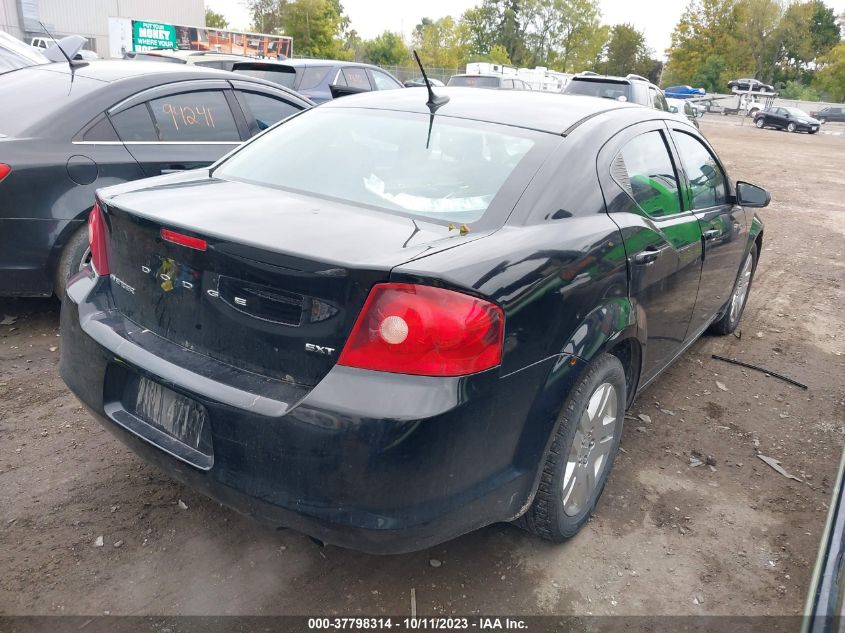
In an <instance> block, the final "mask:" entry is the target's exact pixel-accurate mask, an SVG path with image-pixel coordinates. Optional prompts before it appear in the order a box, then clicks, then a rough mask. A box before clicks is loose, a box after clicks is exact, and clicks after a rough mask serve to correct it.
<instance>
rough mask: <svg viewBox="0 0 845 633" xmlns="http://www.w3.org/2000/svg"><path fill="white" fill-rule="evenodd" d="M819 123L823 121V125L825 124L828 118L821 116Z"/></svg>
mask: <svg viewBox="0 0 845 633" xmlns="http://www.w3.org/2000/svg"><path fill="white" fill-rule="evenodd" d="M819 123H821V124H822V125H824V124H825V123H827V119H826V118H824V117H820V118H819Z"/></svg>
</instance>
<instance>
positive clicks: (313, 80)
mask: <svg viewBox="0 0 845 633" xmlns="http://www.w3.org/2000/svg"><path fill="white" fill-rule="evenodd" d="M282 65H285V66H288V67H290V68H292V69H293V70H294V71H295V73H296V77H295V79H294V83H293V84H291V85H290V86H289V87H290V88H293V89H294V90H296V91H297V92H298V93H300V94H303V95H305V96H307V97H308V98H310V99H311V100H312V101H314V102H315V103H324V102H326V101H330V100H331V99H334V98H336V97H342V96H345V95H350V94H356V93H359V92H370V91H372V90H394V89H396V88H404V87H405V86H403V85H402V82H401V81H399V80H398V79H396V77H394V76H393V75H391V74H390V73H389V72H387V71H386V70H383V69H381V68H379V67H378V66H372V65H370V64H360V63H357V62H344V61H337V60H332V59H288V60H285V61H284V62H283V63H282Z"/></svg>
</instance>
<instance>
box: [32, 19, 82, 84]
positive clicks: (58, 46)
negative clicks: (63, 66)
mask: <svg viewBox="0 0 845 633" xmlns="http://www.w3.org/2000/svg"><path fill="white" fill-rule="evenodd" d="M38 24H40V25H41V28H42V29H44V32H45V33H46V34H47V35H48V36H49V37H50V39H51V40H53V41H54V42H55V43H56V47H57V48H58V49H59V51H60V52H61V54H62V57H64V58H65V59H66V60H67V63H68V65H69V66H70V74H71V81H73V69H74V66H73V61H72V60H71V58H70V57H69V56H68V54H67V52H65V49H63V48H62V45H61V44H60V43H59V40H57V39H56V38H55V37H53V35H52V34H51V33H50V31H48V30H47V27H46V26H44V23H43V22H42V21H40V20H39V21H38Z"/></svg>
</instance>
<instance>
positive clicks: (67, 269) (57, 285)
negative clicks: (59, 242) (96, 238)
mask: <svg viewBox="0 0 845 633" xmlns="http://www.w3.org/2000/svg"><path fill="white" fill-rule="evenodd" d="M90 260H91V249H90V248H89V247H88V225H87V224H85V225H83V226H82V228H80V229H77V231H76V233H74V234H73V235H71V236H70V239H69V240H68V242H67V244H65V247H64V250H62V254H61V256H60V257H59V262H58V264H57V265H56V275H55V278H54V280H53V294H55V295H56V296H57V297H58V298H59V299H63V298H64V296H65V286H67V280H68V277H70V276H71V275H75V274H76V273H78V272H79V271H80V270H82V269H83V268H84V267H85V266H86V265H87V264H88V262H89V261H90Z"/></svg>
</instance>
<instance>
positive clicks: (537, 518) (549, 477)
mask: <svg viewBox="0 0 845 633" xmlns="http://www.w3.org/2000/svg"><path fill="white" fill-rule="evenodd" d="M625 389H626V388H625V371H624V369H623V368H622V363H621V362H619V359H618V358H616V357H615V356H611V355H610V354H602V355H601V356H600V357H598V358H597V359H595V360H594V361H593V362H592V363H591V364H590V366H589V367H588V368H587V369H586V371H585V372H584V374H583V376H581V378H580V379H579V380H578V383H577V384H576V385H575V386H574V387H573V388H572V391H571V392H570V393H569V396H568V397H567V398H566V401H565V402H564V404H563V408H562V410H561V413H560V415H559V417H558V421H557V427H556V428H555V433H554V437H553V438H552V444H551V446H550V447H549V450H548V453H547V454H546V458H545V463H544V464H543V471H542V474H541V478H540V486H539V488H538V490H537V494H536V496H535V497H534V502H533V503H532V504H531V507H530V508H529V509H528V512H527V513H526V514H525V516H524V517H523V520H522V524H523V525H524V527H526V528H527V529H528V530H529V531H530V532H532V533H534V534H536V535H537V536H540V537H542V538H545V539H548V540H551V541H563V540H565V539H567V538H570V537H571V536H574V535H575V534H576V533H577V532H578V530H580V529H581V526H583V525H584V523H586V522H587V519H589V517H590V514H591V513H592V511H593V508H594V507H595V505H596V502H597V501H598V498H599V496H600V495H601V492H602V489H603V488H604V484H605V482H606V481H607V477H608V474H609V473H610V469H611V467H612V466H613V460H614V458H615V457H616V453H617V451H618V449H619V442H620V440H621V438H622V421H623V418H624V415H625V403H626V402H627V396H626V390H625Z"/></svg>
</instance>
